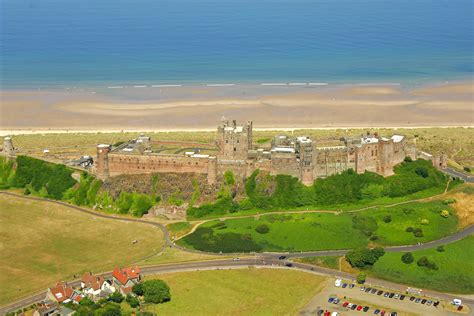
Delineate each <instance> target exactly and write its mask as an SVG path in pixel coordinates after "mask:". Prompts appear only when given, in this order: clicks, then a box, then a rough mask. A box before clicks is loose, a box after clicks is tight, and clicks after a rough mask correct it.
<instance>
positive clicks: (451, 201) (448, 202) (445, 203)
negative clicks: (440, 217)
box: [443, 198, 456, 205]
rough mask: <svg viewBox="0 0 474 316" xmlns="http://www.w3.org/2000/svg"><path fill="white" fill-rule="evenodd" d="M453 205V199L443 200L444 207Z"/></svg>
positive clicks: (454, 200) (454, 201)
mask: <svg viewBox="0 0 474 316" xmlns="http://www.w3.org/2000/svg"><path fill="white" fill-rule="evenodd" d="M453 203H456V199H455V198H448V199H445V200H443V204H444V205H448V204H453Z"/></svg>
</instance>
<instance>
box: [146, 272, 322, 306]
mask: <svg viewBox="0 0 474 316" xmlns="http://www.w3.org/2000/svg"><path fill="white" fill-rule="evenodd" d="M156 278H159V279H161V280H164V281H165V282H166V283H168V285H169V286H170V288H171V301H170V302H167V303H164V304H160V305H154V306H149V307H146V308H145V309H146V310H147V311H151V312H154V313H156V314H161V315H295V314H297V313H298V311H299V310H300V309H301V308H302V307H303V306H304V305H305V304H306V303H307V302H308V301H309V300H310V299H311V298H312V297H313V296H314V295H316V294H317V293H318V292H319V291H320V290H321V288H322V285H323V284H324V282H325V279H324V278H322V277H320V276H317V275H313V274H308V273H304V272H299V271H292V270H280V269H278V270H276V269H239V270H219V271H197V272H182V273H173V274H163V275H158V276H156Z"/></svg>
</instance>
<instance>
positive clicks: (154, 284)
mask: <svg viewBox="0 0 474 316" xmlns="http://www.w3.org/2000/svg"><path fill="white" fill-rule="evenodd" d="M143 298H144V299H145V302H146V303H155V304H159V303H163V302H167V301H169V300H170V299H171V294H170V288H169V286H168V284H166V283H165V282H164V281H162V280H148V281H145V282H143Z"/></svg>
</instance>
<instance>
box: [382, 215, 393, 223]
mask: <svg viewBox="0 0 474 316" xmlns="http://www.w3.org/2000/svg"><path fill="white" fill-rule="evenodd" d="M383 221H384V223H390V222H391V221H392V216H390V215H385V216H384V217H383Z"/></svg>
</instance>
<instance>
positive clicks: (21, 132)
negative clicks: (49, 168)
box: [0, 124, 474, 137]
mask: <svg viewBox="0 0 474 316" xmlns="http://www.w3.org/2000/svg"><path fill="white" fill-rule="evenodd" d="M449 128H464V129H474V124H473V125H443V126H441V125H438V126H436V125H432V126H429V125H426V126H421V125H420V126H334V127H305V126H300V127H297V126H295V127H276V128H271V127H268V128H265V127H262V128H258V127H254V128H253V130H254V131H257V132H259V131H261V132H269V131H270V132H271V131H282V132H293V131H300V130H316V131H317V130H321V131H330V130H339V129H345V130H349V129H351V130H359V129H360V130H366V129H390V130H398V129H449ZM215 130H216V129H215V128H196V129H182V128H181V129H180V128H176V129H133V128H130V129H96V130H90V129H88V130H86V129H83V130H80V129H78V130H74V129H60V128H59V129H47V130H41V129H0V136H2V137H4V136H15V135H38V134H99V133H104V134H115V133H117V134H118V133H178V132H182V133H193V132H205V133H210V132H215Z"/></svg>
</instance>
